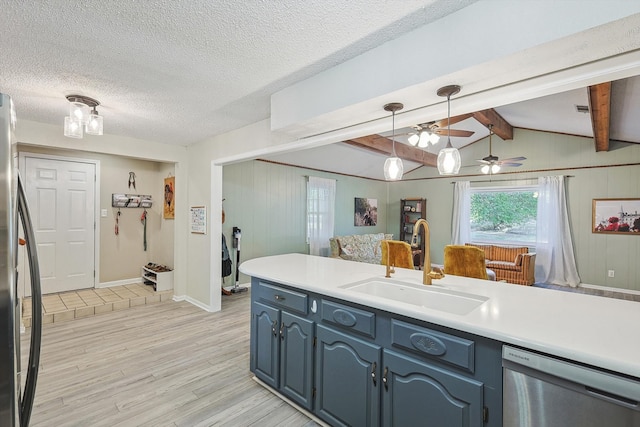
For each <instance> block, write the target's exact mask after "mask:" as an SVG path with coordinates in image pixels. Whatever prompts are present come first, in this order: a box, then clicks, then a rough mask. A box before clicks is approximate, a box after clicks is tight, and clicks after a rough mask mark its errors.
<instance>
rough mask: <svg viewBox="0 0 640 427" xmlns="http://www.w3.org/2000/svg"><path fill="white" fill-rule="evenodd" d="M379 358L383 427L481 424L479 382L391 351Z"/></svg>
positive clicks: (479, 425)
mask: <svg viewBox="0 0 640 427" xmlns="http://www.w3.org/2000/svg"><path fill="white" fill-rule="evenodd" d="M382 359H383V366H384V368H383V369H384V371H383V374H382V375H383V384H384V387H383V388H384V390H383V392H382V402H383V404H382V416H383V425H384V426H394V427H403V426H406V427H412V426H419V425H427V426H447V427H471V426H474V427H481V426H482V425H483V422H484V421H483V384H482V383H481V382H479V381H476V380H473V379H471V378H467V377H465V376H462V375H459V374H457V373H455V372H452V371H450V370H448V369H444V368H442V367H441V366H437V365H435V364H434V363H430V362H428V361H424V360H420V359H417V358H415V357H409V356H406V355H404V354H400V353H397V352H394V351H389V350H385V351H384V355H383V358H382Z"/></svg>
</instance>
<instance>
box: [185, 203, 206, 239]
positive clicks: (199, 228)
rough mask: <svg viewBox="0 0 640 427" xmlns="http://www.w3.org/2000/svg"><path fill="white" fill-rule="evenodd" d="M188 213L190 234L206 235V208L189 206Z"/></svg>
mask: <svg viewBox="0 0 640 427" xmlns="http://www.w3.org/2000/svg"><path fill="white" fill-rule="evenodd" d="M189 211H190V216H189V217H190V221H189V227H190V230H191V233H194V234H207V208H206V207H205V206H191V207H190V208H189Z"/></svg>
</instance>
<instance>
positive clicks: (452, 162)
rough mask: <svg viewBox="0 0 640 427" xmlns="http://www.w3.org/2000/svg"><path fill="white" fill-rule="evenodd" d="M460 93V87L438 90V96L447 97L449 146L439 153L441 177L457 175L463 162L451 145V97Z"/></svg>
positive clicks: (447, 87) (445, 87) (454, 86)
mask: <svg viewBox="0 0 640 427" xmlns="http://www.w3.org/2000/svg"><path fill="white" fill-rule="evenodd" d="M458 92H460V86H458V85H450V86H444V87H441V88H440V89H438V92H437V94H438V96H446V97H447V146H446V147H445V148H443V149H442V150H440V152H439V153H438V172H439V173H440V175H457V174H458V171H460V165H461V164H462V161H461V159H460V152H459V151H458V149H457V148H455V147H454V146H453V145H451V96H452V95H455V94H457V93H458Z"/></svg>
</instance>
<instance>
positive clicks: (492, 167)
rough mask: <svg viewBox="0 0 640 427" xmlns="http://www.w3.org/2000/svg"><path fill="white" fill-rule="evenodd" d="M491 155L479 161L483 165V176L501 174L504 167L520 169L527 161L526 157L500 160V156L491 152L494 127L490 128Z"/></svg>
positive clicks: (490, 126) (481, 169)
mask: <svg viewBox="0 0 640 427" xmlns="http://www.w3.org/2000/svg"><path fill="white" fill-rule="evenodd" d="M488 127H489V155H488V156H487V157H483V158H482V160H478V162H480V163H482V167H481V168H480V172H482V173H483V174H489V173H491V174H494V173H498V172H500V169H501V168H502V166H507V167H518V166H522V163H519V162H521V161H522V160H527V158H526V157H511V158H509V159H504V160H499V159H498V156H494V155H493V154H492V152H491V136H492V135H493V125H492V124H490V125H489V126H488Z"/></svg>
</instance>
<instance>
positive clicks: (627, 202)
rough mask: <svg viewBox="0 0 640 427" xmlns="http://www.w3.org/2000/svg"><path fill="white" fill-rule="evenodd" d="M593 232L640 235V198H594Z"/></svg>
mask: <svg viewBox="0 0 640 427" xmlns="http://www.w3.org/2000/svg"><path fill="white" fill-rule="evenodd" d="M592 217H593V226H592V229H591V231H592V232H593V233H603V234H634V235H638V236H640V199H593V205H592Z"/></svg>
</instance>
